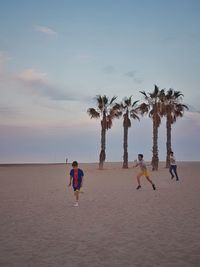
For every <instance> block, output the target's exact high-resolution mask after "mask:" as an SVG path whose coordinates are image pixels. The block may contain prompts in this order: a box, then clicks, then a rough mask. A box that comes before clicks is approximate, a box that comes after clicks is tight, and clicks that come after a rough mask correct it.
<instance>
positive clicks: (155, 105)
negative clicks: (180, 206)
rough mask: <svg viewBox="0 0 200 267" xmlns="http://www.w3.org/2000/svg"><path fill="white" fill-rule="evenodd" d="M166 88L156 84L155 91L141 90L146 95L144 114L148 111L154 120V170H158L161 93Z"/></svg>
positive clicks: (143, 104)
mask: <svg viewBox="0 0 200 267" xmlns="http://www.w3.org/2000/svg"><path fill="white" fill-rule="evenodd" d="M163 92H164V89H162V90H159V88H158V86H157V85H155V87H154V91H153V93H146V92H145V91H140V93H141V94H143V95H144V98H145V102H144V103H142V104H141V105H140V107H139V108H140V111H141V114H142V115H143V114H144V113H148V114H149V117H150V118H151V119H152V120H153V147H152V153H153V156H152V161H151V164H152V170H153V171H157V170H158V163H159V157H158V128H159V126H160V124H161V113H160V106H161V104H160V95H162V94H163Z"/></svg>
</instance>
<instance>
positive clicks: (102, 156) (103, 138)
mask: <svg viewBox="0 0 200 267" xmlns="http://www.w3.org/2000/svg"><path fill="white" fill-rule="evenodd" d="M105 159H106V119H105V118H104V119H103V120H102V121H101V152H100V155H99V169H100V170H102V169H103V164H104V161H105Z"/></svg>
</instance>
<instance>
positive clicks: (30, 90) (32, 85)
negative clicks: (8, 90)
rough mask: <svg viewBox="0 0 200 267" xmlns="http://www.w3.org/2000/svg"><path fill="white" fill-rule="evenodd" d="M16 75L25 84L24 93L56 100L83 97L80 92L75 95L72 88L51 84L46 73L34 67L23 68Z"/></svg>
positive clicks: (74, 99) (73, 99)
mask: <svg viewBox="0 0 200 267" xmlns="http://www.w3.org/2000/svg"><path fill="white" fill-rule="evenodd" d="M16 77H17V79H18V81H19V82H21V83H22V84H24V85H25V86H24V87H25V88H26V94H31V95H34V96H39V97H47V98H49V99H51V100H56V101H77V100H79V99H80V98H82V97H83V96H82V94H79V95H78V96H77V95H76V94H75V93H74V92H72V90H69V89H68V88H62V87H61V86H59V85H55V84H53V83H52V82H51V81H49V80H48V75H47V73H44V72H39V71H36V70H35V69H25V70H24V71H22V72H21V73H19V74H18V75H17V76H16Z"/></svg>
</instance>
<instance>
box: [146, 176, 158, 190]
mask: <svg viewBox="0 0 200 267" xmlns="http://www.w3.org/2000/svg"><path fill="white" fill-rule="evenodd" d="M145 177H146V179H147V181H149V183H150V184H151V185H152V187H153V190H156V187H155V184H154V183H153V182H152V180H151V179H150V178H149V176H145Z"/></svg>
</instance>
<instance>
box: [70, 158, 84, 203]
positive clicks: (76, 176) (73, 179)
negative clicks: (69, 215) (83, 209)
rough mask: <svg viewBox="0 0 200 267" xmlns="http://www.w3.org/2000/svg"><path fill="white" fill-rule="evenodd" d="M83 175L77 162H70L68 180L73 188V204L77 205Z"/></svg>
mask: <svg viewBox="0 0 200 267" xmlns="http://www.w3.org/2000/svg"><path fill="white" fill-rule="evenodd" d="M83 176H84V173H83V171H82V170H81V169H79V168H78V162H77V161H73V162H72V169H71V171H70V181H69V186H71V185H72V186H73V189H74V196H75V203H74V206H75V207H78V201H79V192H80V189H81V187H82V186H83Z"/></svg>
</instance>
